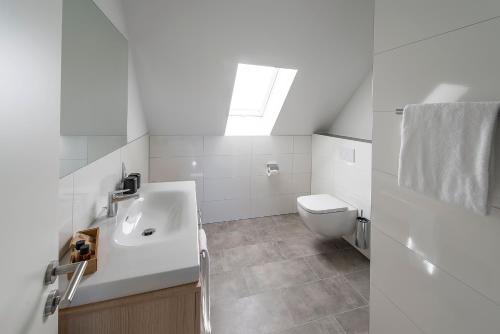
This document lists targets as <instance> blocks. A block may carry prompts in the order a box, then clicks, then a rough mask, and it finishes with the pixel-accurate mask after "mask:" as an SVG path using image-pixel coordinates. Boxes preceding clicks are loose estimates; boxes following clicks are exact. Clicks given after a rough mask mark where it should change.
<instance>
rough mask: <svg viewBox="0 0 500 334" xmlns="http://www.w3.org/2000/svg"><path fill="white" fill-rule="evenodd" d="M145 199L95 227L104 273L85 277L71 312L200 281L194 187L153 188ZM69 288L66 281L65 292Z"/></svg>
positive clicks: (168, 185) (154, 185)
mask: <svg viewBox="0 0 500 334" xmlns="http://www.w3.org/2000/svg"><path fill="white" fill-rule="evenodd" d="M139 193H140V198H139V199H135V200H129V201H125V202H120V203H119V209H118V214H117V216H116V217H114V218H106V219H102V220H101V221H98V222H96V224H95V225H94V226H92V227H95V226H99V228H100V239H99V260H98V270H97V272H96V273H94V274H92V275H89V276H85V278H84V279H83V280H82V282H81V283H80V286H79V288H78V290H77V293H76V296H75V298H74V299H73V302H72V304H71V306H77V305H83V304H88V303H93V302H98V301H103V300H108V299H113V298H118V297H124V296H129V295H133V294H137V293H142V292H147V291H153V290H158V289H164V288H168V287H172V286H176V285H181V284H186V283H191V282H196V281H198V277H199V249H198V213H197V212H198V209H197V204H196V190H195V183H194V181H187V182H163V183H149V184H145V185H143V186H142V187H141V189H140V192H139ZM152 231H154V232H153V233H151V232H152ZM66 284H67V281H66V280H65V279H60V285H61V286H60V289H61V291H63V289H64V288H65V285H66Z"/></svg>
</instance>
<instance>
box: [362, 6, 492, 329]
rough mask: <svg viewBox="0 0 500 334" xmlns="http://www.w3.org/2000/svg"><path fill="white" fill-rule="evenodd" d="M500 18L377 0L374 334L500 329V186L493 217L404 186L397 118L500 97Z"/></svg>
mask: <svg viewBox="0 0 500 334" xmlns="http://www.w3.org/2000/svg"><path fill="white" fill-rule="evenodd" d="M499 15H500V2H498V1H491V0H480V1H475V2H474V3H471V2H469V1H462V0H460V1H450V0H439V1H427V0H425V1H410V0H403V1H399V0H376V16H375V22H376V23H375V27H376V28H375V35H376V37H375V40H376V51H377V52H378V53H377V54H376V56H375V60H374V73H375V75H374V89H373V90H374V110H375V114H374V128H373V194H372V199H373V211H372V223H373V224H372V265H371V268H372V269H371V270H372V272H371V280H372V282H371V284H372V295H371V298H370V304H371V305H370V311H371V319H370V334H382V333H383V334H396V333H397V334H399V333H426V334H443V333H444V334H446V333H455V334H461V333H463V334H466V333H467V334H469V333H500V321H499V320H498V319H500V286H499V285H498V282H500V269H499V268H500V267H499V266H498V258H499V257H500V248H499V247H498V236H499V235H500V209H499V208H500V195H499V194H500V191H499V190H500V182H496V188H495V191H494V196H493V201H492V209H491V213H490V215H488V216H480V215H476V214H473V213H471V212H469V211H466V210H464V209H462V208H459V207H455V206H451V205H448V204H445V203H442V202H440V201H437V200H434V199H431V198H428V197H426V196H423V195H421V194H417V193H415V192H412V191H410V190H407V189H404V188H401V187H399V186H398V184H397V176H396V175H397V168H398V155H399V146H400V124H401V116H398V115H396V114H395V113H394V110H395V109H396V108H401V107H403V106H404V105H406V104H409V103H423V102H451V101H491V100H498V99H500V67H499V66H498V59H499V58H500V46H499V44H498V43H496V41H497V39H498V35H499V34H500V19H499V18H498V16H499ZM495 17H496V18H495ZM491 18H493V19H491ZM388 49H390V50H388ZM383 50H386V51H383ZM498 134H499V136H497V139H496V156H497V157H498V156H499V155H498V154H499V153H500V132H498ZM496 166H497V168H496V177H495V178H496V179H497V180H498V179H500V178H499V176H500V165H499V164H497V165H496ZM389 319H391V320H390V321H392V323H391V322H389Z"/></svg>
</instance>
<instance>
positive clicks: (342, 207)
mask: <svg viewBox="0 0 500 334" xmlns="http://www.w3.org/2000/svg"><path fill="white" fill-rule="evenodd" d="M297 203H298V204H299V205H300V206H301V207H302V208H303V209H304V210H306V211H308V212H310V213H332V212H342V211H347V209H350V208H351V206H350V205H349V204H347V203H346V202H344V201H342V200H340V199H338V198H336V197H333V196H332V195H328V194H320V195H308V196H301V197H299V198H297Z"/></svg>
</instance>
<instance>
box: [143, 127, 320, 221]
mask: <svg viewBox="0 0 500 334" xmlns="http://www.w3.org/2000/svg"><path fill="white" fill-rule="evenodd" d="M268 161H277V162H278V164H279V166H280V174H278V175H273V176H271V177H268V176H267V175H266V173H265V172H266V170H265V165H266V163H267V162H268ZM150 180H151V182H162V181H178V180H195V181H196V186H197V196H198V202H199V203H200V207H201V208H202V211H203V219H204V222H217V221H227V220H234V219H243V218H250V217H261V216H269V215H273V214H281V213H290V212H295V211H296V198H297V196H298V195H302V194H309V193H310V188H311V137H310V136H266V137H225V136H151V137H150Z"/></svg>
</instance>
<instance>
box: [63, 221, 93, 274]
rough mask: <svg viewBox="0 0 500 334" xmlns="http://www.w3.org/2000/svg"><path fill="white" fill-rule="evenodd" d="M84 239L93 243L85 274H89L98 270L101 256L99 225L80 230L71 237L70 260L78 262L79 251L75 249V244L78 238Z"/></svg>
mask: <svg viewBox="0 0 500 334" xmlns="http://www.w3.org/2000/svg"><path fill="white" fill-rule="evenodd" d="M81 239H84V240H86V243H88V244H90V245H91V256H90V259H89V260H87V262H88V263H87V268H86V269H85V272H84V274H83V275H89V274H92V273H95V272H96V271H97V259H98V258H99V227H96V228H90V229H88V230H83V231H78V232H76V233H75V235H74V236H73V238H71V242H70V246H69V251H70V260H69V261H70V262H71V263H76V262H79V261H78V251H77V250H76V249H75V244H76V242H77V241H78V240H81ZM71 276H73V274H72V273H69V274H68V279H71Z"/></svg>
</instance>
